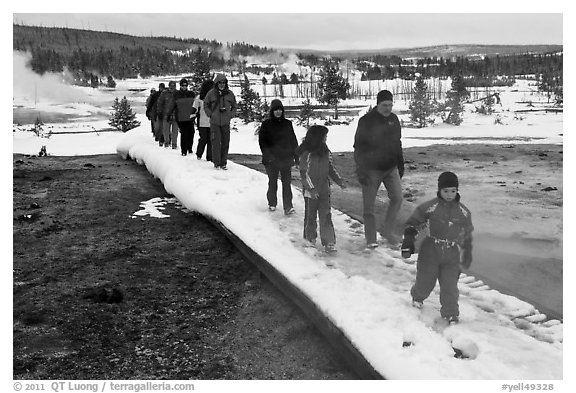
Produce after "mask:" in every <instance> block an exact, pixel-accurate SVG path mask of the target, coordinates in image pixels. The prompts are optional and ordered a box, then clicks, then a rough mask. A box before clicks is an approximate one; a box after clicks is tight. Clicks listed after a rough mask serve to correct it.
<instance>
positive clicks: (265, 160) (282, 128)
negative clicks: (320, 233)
mask: <svg viewBox="0 0 576 393" xmlns="http://www.w3.org/2000/svg"><path fill="white" fill-rule="evenodd" d="M258 142H259V144H260V150H261V151H262V164H264V167H265V168H266V173H267V174H268V192H267V193H266V197H267V199H268V209H270V210H271V211H274V210H276V204H277V203H278V199H277V193H278V174H280V180H281V181H282V207H283V208H284V213H285V214H286V215H290V214H293V213H294V208H293V205H292V187H291V183H290V180H291V178H292V165H294V163H295V162H296V160H297V159H298V157H297V156H296V148H297V147H298V140H297V139H296V134H295V133H294V128H293V127H292V122H291V121H290V120H288V119H286V118H285V117H284V106H283V105H282V102H281V101H280V100H272V102H271V103H270V117H269V118H268V119H266V120H264V122H262V125H261V126H260V132H259V133H258Z"/></svg>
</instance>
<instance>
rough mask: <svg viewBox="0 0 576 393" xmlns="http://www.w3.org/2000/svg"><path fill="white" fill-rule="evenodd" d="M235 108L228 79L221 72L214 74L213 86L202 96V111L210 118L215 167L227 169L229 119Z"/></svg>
mask: <svg viewBox="0 0 576 393" xmlns="http://www.w3.org/2000/svg"><path fill="white" fill-rule="evenodd" d="M236 108H237V104H236V97H235V96H234V93H232V91H231V90H230V88H229V87H228V79H226V76H224V75H223V74H218V75H216V77H215V78H214V88H213V89H212V90H210V91H209V92H208V94H206V97H205V98H204V112H206V115H207V116H208V117H209V118H210V138H211V139H212V161H213V162H214V167H215V168H216V169H218V168H221V169H227V168H226V163H227V160H228V148H229V147H230V120H232V118H233V117H234V116H236Z"/></svg>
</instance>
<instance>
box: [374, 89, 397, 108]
mask: <svg viewBox="0 0 576 393" xmlns="http://www.w3.org/2000/svg"><path fill="white" fill-rule="evenodd" d="M382 101H394V99H393V98H392V93H390V92H389V91H388V90H381V91H379V92H378V95H377V96H376V105H378V104H379V103H380V102H382Z"/></svg>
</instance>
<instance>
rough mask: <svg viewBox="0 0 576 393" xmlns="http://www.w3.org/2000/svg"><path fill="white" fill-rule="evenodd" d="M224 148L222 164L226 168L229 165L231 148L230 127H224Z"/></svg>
mask: <svg viewBox="0 0 576 393" xmlns="http://www.w3.org/2000/svg"><path fill="white" fill-rule="evenodd" d="M221 143H222V146H221V148H220V149H221V150H220V151H221V158H220V162H221V163H222V166H223V167H225V166H226V164H227V163H228V149H229V148H230V125H225V126H222V142H221Z"/></svg>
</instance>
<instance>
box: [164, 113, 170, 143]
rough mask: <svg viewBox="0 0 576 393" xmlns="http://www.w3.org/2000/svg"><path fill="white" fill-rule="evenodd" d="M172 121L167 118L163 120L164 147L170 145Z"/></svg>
mask: <svg viewBox="0 0 576 393" xmlns="http://www.w3.org/2000/svg"><path fill="white" fill-rule="evenodd" d="M170 123H171V122H168V121H167V120H166V119H164V120H162V135H163V136H164V147H170Z"/></svg>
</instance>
